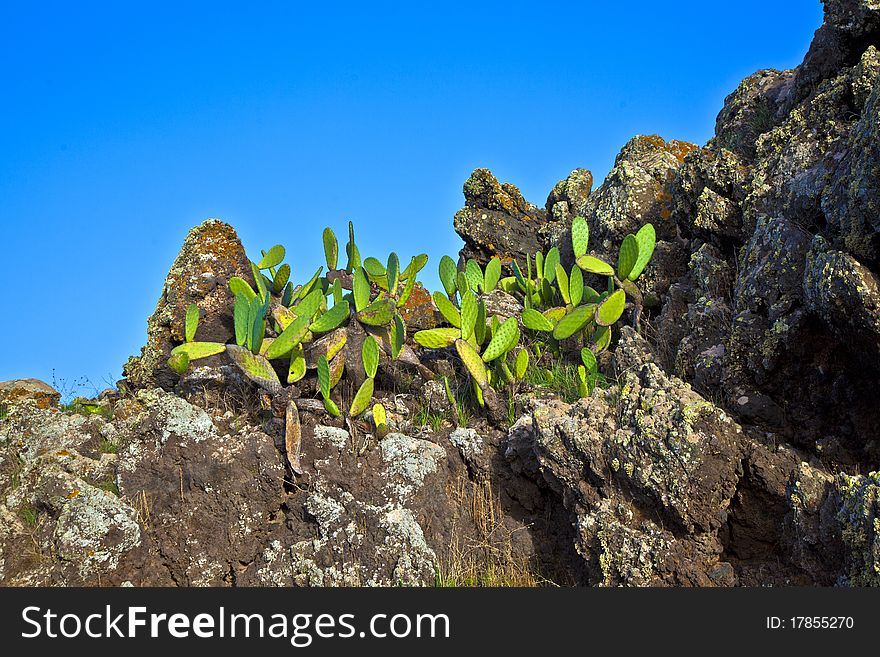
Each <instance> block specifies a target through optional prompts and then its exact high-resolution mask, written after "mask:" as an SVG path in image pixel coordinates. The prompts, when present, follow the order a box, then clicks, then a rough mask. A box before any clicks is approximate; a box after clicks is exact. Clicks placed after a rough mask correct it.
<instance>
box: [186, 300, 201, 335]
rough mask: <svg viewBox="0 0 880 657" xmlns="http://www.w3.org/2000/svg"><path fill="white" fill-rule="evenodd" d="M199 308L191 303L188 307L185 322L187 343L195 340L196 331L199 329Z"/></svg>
mask: <svg viewBox="0 0 880 657" xmlns="http://www.w3.org/2000/svg"><path fill="white" fill-rule="evenodd" d="M199 313H200V311H199V307H198V306H197V305H196V304H194V303H191V304H189V306H187V307H186V321H185V322H184V324H185V327H184V332H185V334H186V336H185V337H186V341H187V342H192V341H193V340H195V337H196V331H197V330H198V328H199Z"/></svg>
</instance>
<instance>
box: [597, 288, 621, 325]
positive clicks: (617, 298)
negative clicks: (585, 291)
mask: <svg viewBox="0 0 880 657" xmlns="http://www.w3.org/2000/svg"><path fill="white" fill-rule="evenodd" d="M625 305H626V292H624V291H623V290H617V292H615V293H614V294H612V295H611V296H610V297H608V298H607V299H605V301H603V302H602V303H600V304H599V307H598V308H596V323H597V324H598V325H599V326H611V325H612V324H614V322H616V321H617V320H618V319H620V316H621V315H622V314H623V308H624V306H625Z"/></svg>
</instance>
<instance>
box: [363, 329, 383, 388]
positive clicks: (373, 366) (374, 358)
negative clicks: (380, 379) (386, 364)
mask: <svg viewBox="0 0 880 657" xmlns="http://www.w3.org/2000/svg"><path fill="white" fill-rule="evenodd" d="M361 359H362V360H363V361H364V371H365V372H366V373H367V376H368V377H370V378H371V379H372V378H374V377H375V376H376V372H377V371H378V370H379V343H378V342H376V338H374V337H373V336H372V335H368V336H367V337H366V339H365V340H364V346H363V347H362V348H361Z"/></svg>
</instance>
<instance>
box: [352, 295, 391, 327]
mask: <svg viewBox="0 0 880 657" xmlns="http://www.w3.org/2000/svg"><path fill="white" fill-rule="evenodd" d="M394 309H395V305H394V301H393V300H391V299H377V300H376V301H374V302H373V303H371V304H370V305H369V306H367V307H366V308H364V309H363V310H362V311H361V312H359V313H357V319H358V321H359V322H361V323H362V324H366V325H368V326H387V325H388V323H389V322H390V321H391V320H392V318H393V317H394Z"/></svg>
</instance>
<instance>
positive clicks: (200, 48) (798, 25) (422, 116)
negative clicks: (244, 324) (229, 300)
mask: <svg viewBox="0 0 880 657" xmlns="http://www.w3.org/2000/svg"><path fill="white" fill-rule="evenodd" d="M252 5H259V6H252ZM821 21H822V11H821V5H820V3H819V1H818V0H806V1H804V0H799V1H797V2H766V0H765V1H763V2H757V1H754V0H741V1H740V2H736V3H726V2H725V3H721V2H705V0H704V1H700V2H691V1H683V2H677V3H658V2H641V1H637V0H633V1H631V2H627V3H609V2H601V3H600V2H580V3H572V2H562V3H553V2H540V3H539V2H530V3H519V2H511V1H507V2H491V1H486V2H482V3H450V2H446V3H386V2H379V1H374V2H370V3H359V4H349V3H345V2H337V3H301V2H264V3H242V2H235V3H232V2H210V3H207V2H205V3H202V2H176V3H166V2H158V1H157V2H151V3H109V2H105V3H94V2H77V3H70V2H64V3H61V2H59V3H45V2H39V3H38V2H33V3H12V2H3V3H0V90H2V91H0V99H2V100H0V126H2V129H0V225H2V229H3V231H2V235H3V245H4V249H3V252H2V270H3V279H4V281H5V289H6V290H7V302H6V305H5V308H6V310H5V311H4V313H3V316H4V320H5V321H3V322H0V380H5V379H10V378H19V377H29V376H33V377H37V378H42V379H45V380H47V381H50V382H51V380H52V371H53V369H54V370H55V376H56V378H57V379H63V380H65V381H66V387H67V388H72V387H73V383H74V382H76V381H77V380H81V379H82V377H87V378H88V379H90V380H91V381H92V382H93V383H94V385H96V386H97V387H99V388H102V387H104V380H105V379H108V380H110V381H115V379H117V378H118V377H119V376H120V375H121V366H122V364H123V363H124V362H125V360H126V359H127V357H128V356H129V355H130V354H133V353H136V352H137V351H138V350H139V348H140V346H141V345H142V344H143V342H144V339H145V334H146V319H147V317H148V315H149V314H150V313H151V312H152V311H153V309H154V308H155V303H156V300H157V298H158V296H159V293H160V290H161V286H162V282H163V280H164V277H165V274H166V272H167V270H168V268H169V266H170V264H171V262H172V261H173V259H174V256H175V255H176V253H177V251H178V249H179V247H180V244H181V242H182V240H183V238H184V236H185V235H186V233H187V231H188V230H189V228H191V227H192V226H194V225H196V224H198V223H200V222H201V221H202V220H203V219H205V218H207V217H220V218H222V219H224V220H226V221H228V222H230V223H231V224H233V225H234V226H235V227H236V229H237V230H238V232H239V235H240V236H241V238H242V240H243V241H244V244H245V247H246V248H247V250H248V252H249V254H251V256H252V257H255V256H256V255H257V254H258V252H259V249H260V248H268V247H269V246H270V245H272V244H275V243H278V242H280V243H282V244H285V245H286V246H287V247H288V252H289V257H288V261H289V262H291V264H292V266H293V270H294V278H295V279H297V280H298V281H300V282H302V280H303V279H304V278H306V277H307V276H308V275H309V274H310V273H311V272H312V271H313V270H314V269H315V268H316V267H317V265H318V264H320V262H321V260H322V250H321V230H322V229H323V227H324V226H327V225H329V226H332V227H334V228H335V229H336V230H337V233H341V232H343V230H344V228H345V226H346V222H347V221H348V220H349V219H352V220H353V221H354V222H355V226H356V229H357V232H358V237H359V239H358V242H359V245H360V247H361V251H362V253H364V254H365V255H376V256H378V257H380V259H384V258H385V257H386V256H387V254H388V252H389V251H390V250H395V251H397V252H398V253H399V254H400V256H401V259H403V260H406V261H408V259H409V256H410V255H414V254H415V253H418V252H426V253H428V254H429V255H430V256H431V260H430V262H429V263H428V266H427V267H426V270H425V275H424V276H423V279H424V280H425V282H426V283H427V284H428V286H429V287H436V266H437V262H438V260H439V258H440V256H441V255H442V254H444V253H449V254H453V255H454V254H456V253H457V251H458V249H459V248H460V245H461V241H460V240H459V238H458V237H457V235H455V233H454V232H453V230H452V216H453V214H454V213H455V211H456V210H457V209H458V208H459V207H461V205H462V203H463V198H462V195H461V186H462V183H463V182H464V180H465V179H466V178H467V176H468V175H469V173H470V171H471V170H473V169H474V168H476V167H488V168H490V169H491V170H492V171H493V172H494V173H495V174H496V175H497V176H498V177H499V178H500V179H502V180H506V181H510V182H512V183H514V184H516V185H518V186H519V187H520V189H521V190H522V191H523V194H524V195H525V197H526V198H527V199H529V200H530V201H532V202H533V203H535V204H537V205H543V204H544V202H545V200H546V197H547V194H548V192H549V190H550V189H551V187H552V186H553V184H554V183H555V182H556V181H558V180H560V179H562V178H564V177H565V176H566V175H567V174H568V172H569V171H571V170H572V169H574V168H576V167H586V168H589V169H591V170H592V171H593V173H594V175H595V177H596V179H597V184H598V182H600V181H601V179H602V178H603V177H604V176H605V174H606V173H607V172H608V170H609V169H610V167H611V165H612V163H613V160H614V156H615V155H616V153H617V152H618V150H619V149H620V147H621V146H622V145H623V144H624V143H625V142H626V141H627V140H628V139H629V138H630V137H631V136H633V135H635V134H651V133H658V134H660V135H662V136H663V137H665V138H667V139H670V138H676V139H684V140H688V141H693V142H697V143H703V142H705V141H706V140H707V139H708V138H710V137H711V135H712V131H713V128H714V122H715V116H716V114H717V113H718V110H719V109H720V108H721V105H722V102H723V99H724V97H725V95H727V94H728V93H730V92H731V91H733V89H734V88H735V87H736V85H737V83H738V82H739V80H740V79H742V78H743V77H745V76H746V75H748V74H750V73H752V72H754V71H755V70H758V69H760V68H770V67H773V68H790V67H793V66H796V65H797V64H799V63H800V61H801V60H802V58H803V55H804V54H805V52H806V50H807V47H808V46H809V42H810V39H811V38H812V34H813V31H814V30H815V29H816V28H818V27H819V25H820V24H821ZM90 391H91V389H90V388H87V389H85V390H84V392H90Z"/></svg>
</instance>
